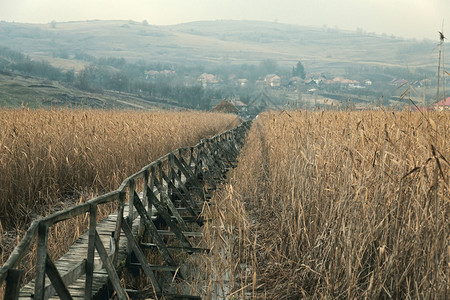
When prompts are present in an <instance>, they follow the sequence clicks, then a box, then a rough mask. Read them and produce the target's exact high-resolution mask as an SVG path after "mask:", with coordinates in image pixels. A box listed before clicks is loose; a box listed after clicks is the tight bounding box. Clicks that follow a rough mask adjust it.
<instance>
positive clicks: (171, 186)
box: [163, 173, 199, 228]
mask: <svg viewBox="0 0 450 300" xmlns="http://www.w3.org/2000/svg"><path fill="white" fill-rule="evenodd" d="M163 178H164V180H165V181H166V182H167V185H168V186H169V187H170V188H171V190H172V191H173V192H175V193H176V194H177V195H178V197H180V200H181V202H182V203H183V204H184V206H185V207H186V209H187V210H188V211H189V213H190V214H191V215H192V216H198V213H199V212H198V210H199V209H198V206H197V212H195V211H194V209H193V208H192V206H191V204H189V203H188V202H187V200H186V199H185V197H184V196H183V195H182V194H181V193H180V191H179V190H178V188H176V187H175V185H174V184H173V183H172V181H170V180H169V178H167V176H166V174H164V173H163ZM169 201H170V202H172V201H171V200H170V199H169ZM174 208H175V206H174ZM177 219H178V218H177ZM180 219H181V220H182V218H181V216H180ZM182 222H183V223H184V221H182ZM184 225H186V224H184ZM186 228H187V227H186Z"/></svg>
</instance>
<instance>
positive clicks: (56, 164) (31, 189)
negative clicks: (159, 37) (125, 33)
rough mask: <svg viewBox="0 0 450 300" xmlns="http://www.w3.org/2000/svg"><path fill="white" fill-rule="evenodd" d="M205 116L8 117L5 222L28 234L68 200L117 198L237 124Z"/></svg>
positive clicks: (1, 214) (58, 113) (1, 204)
mask: <svg viewBox="0 0 450 300" xmlns="http://www.w3.org/2000/svg"><path fill="white" fill-rule="evenodd" d="M233 121H237V119H236V116H233V115H225V114H212V113H201V112H142V111H101V110H42V109H40V110H29V109H18V110H9V109H1V110H0V124H1V125H0V174H1V176H0V187H1V188H0V220H1V222H2V225H3V227H4V228H7V229H8V228H9V229H11V228H17V227H22V226H23V225H24V224H26V223H27V222H29V221H30V220H31V219H32V218H34V217H36V215H39V214H45V212H48V211H54V210H55V206H58V205H60V206H63V203H61V202H64V201H66V200H67V198H68V197H69V198H73V201H77V200H78V199H79V198H80V197H81V196H90V194H92V193H96V192H105V191H110V190H113V189H115V188H117V187H118V185H119V184H120V183H121V182H122V180H123V179H125V178H126V177H127V176H129V175H131V174H132V173H134V172H136V171H138V170H139V169H140V168H141V167H143V166H144V165H146V164H148V163H150V162H152V161H153V160H155V159H156V158H158V157H160V156H162V155H164V154H166V153H168V152H169V151H172V150H174V149H176V148H178V147H181V146H189V145H193V144H195V143H197V142H198V141H199V139H200V138H202V137H205V136H209V135H212V134H215V133H218V132H220V131H224V130H226V129H228V128H230V127H232V126H234V125H236V122H233Z"/></svg>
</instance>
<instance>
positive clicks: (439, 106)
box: [434, 97, 450, 111]
mask: <svg viewBox="0 0 450 300" xmlns="http://www.w3.org/2000/svg"><path fill="white" fill-rule="evenodd" d="M434 109H435V110H439V111H443V110H448V111H450V97H447V98H446V99H445V100H441V101H439V102H438V103H436V104H434Z"/></svg>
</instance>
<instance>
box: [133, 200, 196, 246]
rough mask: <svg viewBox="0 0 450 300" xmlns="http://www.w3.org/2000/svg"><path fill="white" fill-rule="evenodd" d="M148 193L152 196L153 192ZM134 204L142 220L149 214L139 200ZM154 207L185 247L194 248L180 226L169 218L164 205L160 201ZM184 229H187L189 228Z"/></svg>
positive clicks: (155, 202)
mask: <svg viewBox="0 0 450 300" xmlns="http://www.w3.org/2000/svg"><path fill="white" fill-rule="evenodd" d="M148 193H149V195H150V196H151V195H152V192H148ZM134 204H135V205H136V209H137V211H138V212H139V214H140V215H141V219H143V216H142V215H144V214H147V212H146V211H145V209H144V206H143V205H142V203H141V201H140V200H139V199H138V200H136V201H135V203H134ZM153 205H154V206H155V207H156V209H157V210H158V213H159V214H160V215H161V217H162V218H163V220H164V222H166V224H167V225H168V226H169V227H170V228H171V230H172V231H173V232H174V234H175V235H176V236H177V238H178V239H179V240H180V241H181V243H182V244H183V246H185V247H192V246H191V243H189V241H188V239H187V238H186V237H185V236H184V235H183V233H182V231H181V229H180V228H179V227H178V225H177V224H175V222H174V221H172V218H171V217H170V216H169V214H168V213H167V211H165V209H164V208H163V207H162V205H161V204H160V203H159V202H158V201H154V203H153ZM184 228H185V229H187V226H186V227H184Z"/></svg>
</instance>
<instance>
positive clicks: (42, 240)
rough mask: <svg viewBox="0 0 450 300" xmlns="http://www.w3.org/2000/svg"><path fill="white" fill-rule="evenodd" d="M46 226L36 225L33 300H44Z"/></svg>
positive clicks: (43, 224)
mask: <svg viewBox="0 0 450 300" xmlns="http://www.w3.org/2000/svg"><path fill="white" fill-rule="evenodd" d="M47 245H48V226H47V224H45V223H39V225H38V248H37V255H36V280H35V284H34V299H37V300H44V285H45V273H46V272H45V269H46V263H45V262H46V260H47Z"/></svg>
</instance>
